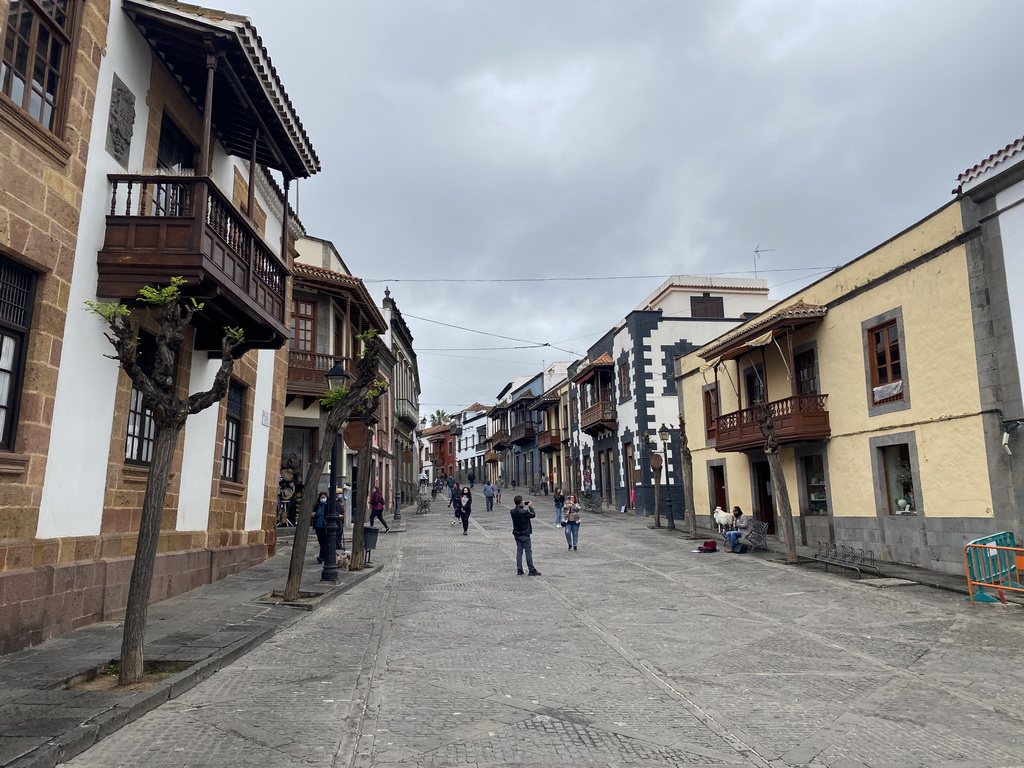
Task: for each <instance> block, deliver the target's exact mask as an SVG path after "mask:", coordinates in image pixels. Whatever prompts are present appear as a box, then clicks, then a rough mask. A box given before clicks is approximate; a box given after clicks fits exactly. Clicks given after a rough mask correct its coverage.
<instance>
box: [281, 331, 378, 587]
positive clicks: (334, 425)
mask: <svg viewBox="0 0 1024 768" xmlns="http://www.w3.org/2000/svg"><path fill="white" fill-rule="evenodd" d="M359 339H360V341H362V342H363V351H362V353H361V354H360V356H359V359H358V360H357V361H356V376H355V380H354V381H353V382H352V384H351V386H348V387H336V388H332V389H331V390H330V391H328V393H327V394H326V395H325V396H324V397H323V398H322V399H321V400H320V404H321V405H322V406H323V407H325V408H330V411H329V412H328V414H327V423H326V425H325V428H324V430H323V437H322V439H321V440H320V446H319V447H318V448H317V452H316V456H315V457H314V458H313V461H312V462H311V463H310V465H309V468H308V469H307V470H306V477H305V487H306V488H307V489H313V488H316V487H317V485H318V484H319V482H320V478H321V476H322V475H323V473H324V467H325V466H326V465H327V460H328V459H329V458H330V456H331V446H333V445H334V438H335V437H336V436H337V434H338V432H340V431H341V428H342V426H343V425H344V424H345V422H346V421H348V420H349V418H350V417H352V416H353V415H356V416H363V415H366V414H372V413H373V412H374V411H375V410H376V409H377V402H378V401H379V400H380V398H381V396H382V395H383V394H384V393H385V392H387V389H388V383H387V382H386V381H384V380H383V379H382V378H381V377H380V375H379V373H378V371H379V361H380V351H381V349H382V348H383V345H382V344H381V341H380V338H379V337H378V336H377V332H376V331H374V330H369V331H367V332H366V333H363V334H360V336H359ZM334 495H335V494H334V489H333V488H332V489H331V493H330V499H331V503H334ZM316 501H317V494H316V493H308V492H307V493H303V494H302V504H301V505H300V507H299V513H298V517H297V519H296V522H295V539H294V543H293V545H292V554H291V560H290V561H289V563H288V581H287V583H286V584H285V588H284V599H285V600H292V601H294V600H298V599H299V594H300V590H301V585H302V566H303V563H304V561H305V559H306V546H307V544H308V542H309V519H310V517H311V516H312V514H313V510H314V508H315V506H316ZM361 532H362V529H361V528H360V533H361ZM354 549H355V545H354V544H353V551H354ZM350 567H353V568H358V567H359V566H358V564H357V565H355V566H352V565H351V564H350Z"/></svg>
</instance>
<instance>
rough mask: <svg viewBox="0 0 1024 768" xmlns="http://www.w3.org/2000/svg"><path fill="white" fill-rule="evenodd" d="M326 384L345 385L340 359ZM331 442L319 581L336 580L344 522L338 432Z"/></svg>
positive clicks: (333, 385)
mask: <svg viewBox="0 0 1024 768" xmlns="http://www.w3.org/2000/svg"><path fill="white" fill-rule="evenodd" d="M326 376H327V385H328V386H329V387H330V388H331V389H338V388H339V387H342V386H344V385H345V381H346V380H347V379H348V378H349V375H348V372H347V371H346V370H345V368H344V367H343V366H342V364H341V360H335V361H334V366H333V367H332V368H331V370H329V371H328V372H327V374H326ZM330 438H331V439H332V440H333V443H332V444H331V471H330V476H329V477H330V480H329V482H330V484H331V486H330V488H329V489H328V492H327V513H326V514H325V515H324V533H325V534H326V538H327V542H326V545H325V547H324V569H323V571H322V572H321V573H320V581H337V580H338V546H339V544H340V542H341V539H342V535H341V534H342V531H344V527H343V526H344V523H343V522H342V521H341V520H340V519H339V516H338V433H337V432H335V433H334V434H333V435H331V436H330Z"/></svg>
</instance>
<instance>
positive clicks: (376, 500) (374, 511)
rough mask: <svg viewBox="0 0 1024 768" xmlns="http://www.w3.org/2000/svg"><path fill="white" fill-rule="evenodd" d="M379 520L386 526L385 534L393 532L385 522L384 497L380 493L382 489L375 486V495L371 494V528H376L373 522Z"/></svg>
mask: <svg viewBox="0 0 1024 768" xmlns="http://www.w3.org/2000/svg"><path fill="white" fill-rule="evenodd" d="M375 518H377V519H379V520H380V524H381V525H383V526H384V533H389V532H390V531H391V526H390V525H388V524H387V523H386V522H384V495H383V494H382V493H381V492H380V488H378V487H377V486H374V488H373V493H371V494H370V527H371V528H375V527H376V526H374V524H373V521H374V519H375Z"/></svg>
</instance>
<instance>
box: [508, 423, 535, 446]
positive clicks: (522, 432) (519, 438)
mask: <svg viewBox="0 0 1024 768" xmlns="http://www.w3.org/2000/svg"><path fill="white" fill-rule="evenodd" d="M509 439H510V440H511V441H512V442H513V443H515V444H518V443H528V442H530V441H531V440H536V439H537V427H536V425H535V424H533V423H532V422H529V421H524V422H523V423H522V424H516V425H515V426H514V427H512V430H511V431H510V432H509Z"/></svg>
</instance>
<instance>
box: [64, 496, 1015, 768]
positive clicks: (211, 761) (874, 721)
mask: <svg viewBox="0 0 1024 768" xmlns="http://www.w3.org/2000/svg"><path fill="white" fill-rule="evenodd" d="M510 495H511V494H510ZM543 504H544V502H543V501H540V502H539V503H537V507H538V510H537V511H538V518H537V520H536V521H535V525H534V531H535V534H534V549H535V555H536V559H537V565H538V567H539V568H540V570H541V571H542V572H543V574H544V575H543V576H542V577H539V578H529V577H519V576H516V575H515V573H514V570H515V566H514V542H513V540H512V537H511V535H510V534H509V530H508V529H509V519H508V513H507V510H504V509H502V510H496V511H495V512H494V513H486V512H481V513H478V512H474V514H473V517H472V520H471V527H470V535H469V536H467V537H463V536H462V535H461V530H459V531H456V530H455V529H453V528H451V527H449V526H448V519H447V516H446V515H443V514H442V515H430V514H428V515H423V516H416V517H415V518H411V519H410V520H409V521H408V524H407V531H406V532H405V533H403V534H402V535H401V536H398V537H395V536H391V537H382V540H383V539H387V540H386V541H385V542H384V543H383V544H382V545H381V548H380V550H379V552H378V554H376V555H375V558H374V559H375V561H376V560H377V559H378V557H379V562H381V563H383V564H385V567H384V570H383V572H382V573H381V578H378V579H373V580H370V581H366V582H364V583H362V584H359V585H357V586H355V587H354V588H353V589H352V591H351V592H350V593H349V594H348V596H347V598H346V599H345V600H336V601H334V602H332V603H331V604H330V605H327V606H325V607H324V608H323V609H322V610H319V611H316V612H314V613H312V614H309V615H308V616H306V617H304V618H303V620H302V621H299V622H297V623H295V624H293V625H292V626H290V627H287V628H284V629H283V630H282V631H280V632H279V633H278V634H277V635H276V636H274V637H273V638H272V639H270V640H269V641H268V642H267V643H264V644H263V645H261V646H260V647H259V648H257V649H255V650H253V651H252V652H251V653H249V654H247V655H245V656H243V657H240V658H239V659H238V660H237V661H235V662H234V663H232V664H230V665H227V666H224V667H222V668H221V669H220V670H219V671H218V672H217V673H216V675H213V676H212V677H211V678H210V679H208V680H205V681H203V682H202V683H201V684H199V685H196V686H195V687H194V688H192V689H191V690H190V691H188V692H187V693H185V694H183V695H182V696H181V697H180V698H177V699H175V700H173V701H169V702H167V703H166V704H164V705H162V706H161V707H160V709H159V711H158V712H152V713H150V714H149V715H147V716H145V717H142V718H140V719H139V720H138V721H136V722H134V723H132V724H131V725H129V726H128V727H126V728H123V729H121V730H120V731H118V732H116V733H114V734H113V735H111V736H110V737H108V738H106V739H105V740H103V741H102V742H100V743H98V744H96V745H95V746H94V747H93V748H91V749H89V750H87V751H86V752H84V753H82V754H80V755H79V756H78V757H76V758H75V759H74V760H73V761H71V764H72V765H74V766H76V768H119V767H120V766H139V765H146V766H147V767H148V768H197V767H198V766H210V767H211V768H212V767H213V766H226V765H231V766H235V767H237V768H250V767H251V768H266V766H305V767H307V768H309V767H311V766H324V768H327V767H330V768H341V766H345V767H346V768H442V767H447V766H455V765H458V766H465V767H467V768H500V767H502V766H505V767H508V766H514V767H515V768H527V767H529V768H541V767H543V766H556V765H557V766H560V767H561V766H565V765H573V766H580V767H581V768H612V767H613V766H614V767H615V768H623V766H640V765H643V766H645V768H647V767H648V766H650V767H652V768H662V767H663V766H716V767H719V766H760V767H761V768H766V767H767V766H772V768H784V767H785V766H794V767H795V766H800V768H855V767H857V768H866V767H867V766H870V768H905V767H906V766H912V767H913V766H925V765H927V766H930V767H931V768H936V767H938V766H941V767H942V768H981V766H987V767H988V768H993V767H994V766H1004V767H1006V768H1009V767H1010V766H1024V741H1022V739H1024V737H1021V736H1020V735H1019V733H1020V728H1019V723H1020V721H1021V720H1022V719H1024V707H1022V704H1021V698H1020V696H1019V690H1020V687H1021V682H1022V675H1021V673H1020V672H1019V671H1018V670H1017V664H1016V655H1017V649H1018V648H1019V646H1020V640H1019V638H1020V630H1021V625H1020V616H1019V615H1014V613H1013V612H1006V611H1002V610H995V611H993V610H988V606H979V607H974V608H972V607H971V606H970V605H969V604H967V603H965V602H964V601H963V597H962V595H961V594H951V593H947V592H941V591H937V590H935V589H932V588H930V587H925V586H908V587H901V588H900V589H872V588H868V587H865V586H863V585H862V584H861V583H859V582H858V581H857V580H856V578H851V577H850V576H848V575H846V574H845V573H831V572H830V573H825V572H824V570H823V569H821V568H818V567H817V566H810V567H807V566H803V565H801V566H788V565H784V564H782V563H781V562H780V558H779V557H778V555H777V554H774V553H773V554H769V555H767V556H766V555H756V556H743V557H734V556H730V557H724V556H715V555H712V556H708V555H698V554H693V553H691V552H689V550H690V549H692V546H688V545H689V544H690V542H689V541H688V540H686V539H685V538H683V537H681V536H680V535H679V534H678V533H670V532H667V531H657V530H650V529H647V528H646V521H644V520H638V519H636V518H633V517H630V516H625V515H618V514H615V513H606V514H603V515H597V516H591V517H590V518H588V519H587V520H586V521H585V522H584V526H583V527H582V529H581V534H580V545H581V549H580V550H579V551H578V552H567V551H566V549H565V545H564V537H563V536H562V532H561V531H559V530H557V529H556V528H555V527H554V526H553V525H551V524H550V522H548V523H545V522H544V521H546V520H549V517H550V516H551V515H552V514H553V510H552V512H551V513H549V512H547V511H546V510H545V509H544V507H543ZM709 537H710V536H709ZM883 572H885V571H883ZM886 575H887V576H889V575H894V576H896V577H900V578H902V577H903V576H902V575H896V574H888V573H886ZM911 578H912V580H914V581H916V582H918V583H926V582H927V581H928V580H929V578H932V577H930V576H929V575H928V574H922V573H914V574H913V576H912V577H911ZM943 578H944V577H942V575H941V574H940V575H937V576H936V577H935V579H934V580H935V581H937V582H940V583H941V582H942V579H943ZM954 582H958V583H959V585H960V587H961V590H962V589H963V579H962V578H961V579H955V578H953V579H948V580H946V582H945V587H944V588H952V587H954Z"/></svg>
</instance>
